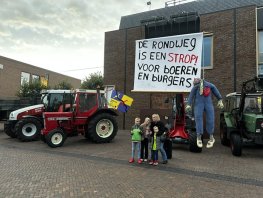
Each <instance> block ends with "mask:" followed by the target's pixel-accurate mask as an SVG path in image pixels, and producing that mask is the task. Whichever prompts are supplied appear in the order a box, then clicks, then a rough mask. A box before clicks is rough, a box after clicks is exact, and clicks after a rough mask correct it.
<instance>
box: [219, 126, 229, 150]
mask: <svg viewBox="0 0 263 198" xmlns="http://www.w3.org/2000/svg"><path fill="white" fill-rule="evenodd" d="M220 140H221V144H222V145H224V146H229V145H230V141H229V140H228V139H227V126H226V123H225V122H220Z"/></svg>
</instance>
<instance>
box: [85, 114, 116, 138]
mask: <svg viewBox="0 0 263 198" xmlns="http://www.w3.org/2000/svg"><path fill="white" fill-rule="evenodd" d="M117 131H118V124H117V121H116V119H115V117H114V116H112V115H111V114H108V113H101V114H98V115H96V116H95V117H94V118H92V119H91V121H90V122H89V124H88V130H87V131H86V133H88V134H85V137H88V138H89V139H90V140H91V141H92V142H96V143H107V142H110V141H111V140H112V139H113V138H114V137H115V136H116V134H117Z"/></svg>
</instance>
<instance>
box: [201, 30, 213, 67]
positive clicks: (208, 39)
mask: <svg viewBox="0 0 263 198" xmlns="http://www.w3.org/2000/svg"><path fill="white" fill-rule="evenodd" d="M202 67H203V68H204V69H212V68H213V36H212V35H210V36H205V37H204V40H203V51H202Z"/></svg>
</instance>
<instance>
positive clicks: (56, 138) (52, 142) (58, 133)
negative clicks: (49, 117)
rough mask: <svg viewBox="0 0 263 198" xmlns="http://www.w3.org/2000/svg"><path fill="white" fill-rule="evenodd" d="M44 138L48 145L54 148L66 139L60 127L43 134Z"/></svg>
mask: <svg viewBox="0 0 263 198" xmlns="http://www.w3.org/2000/svg"><path fill="white" fill-rule="evenodd" d="M45 139H46V143H47V145H48V146H50V147H51V148H56V147H60V146H62V145H63V144H64V142H65V140H66V139H67V135H66V134H65V133H64V132H63V130H62V129H54V130H52V131H50V132H49V133H48V134H47V135H46V136H45Z"/></svg>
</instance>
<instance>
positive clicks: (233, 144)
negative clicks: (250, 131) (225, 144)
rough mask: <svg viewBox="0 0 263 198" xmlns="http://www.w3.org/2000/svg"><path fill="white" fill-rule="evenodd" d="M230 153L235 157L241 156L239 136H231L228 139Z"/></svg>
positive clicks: (234, 134)
mask: <svg viewBox="0 0 263 198" xmlns="http://www.w3.org/2000/svg"><path fill="white" fill-rule="evenodd" d="M230 148H231V152H232V154H233V155H235V156H241V154H242V138H241V136H240V135H239V134H236V133H233V134H231V139H230Z"/></svg>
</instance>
